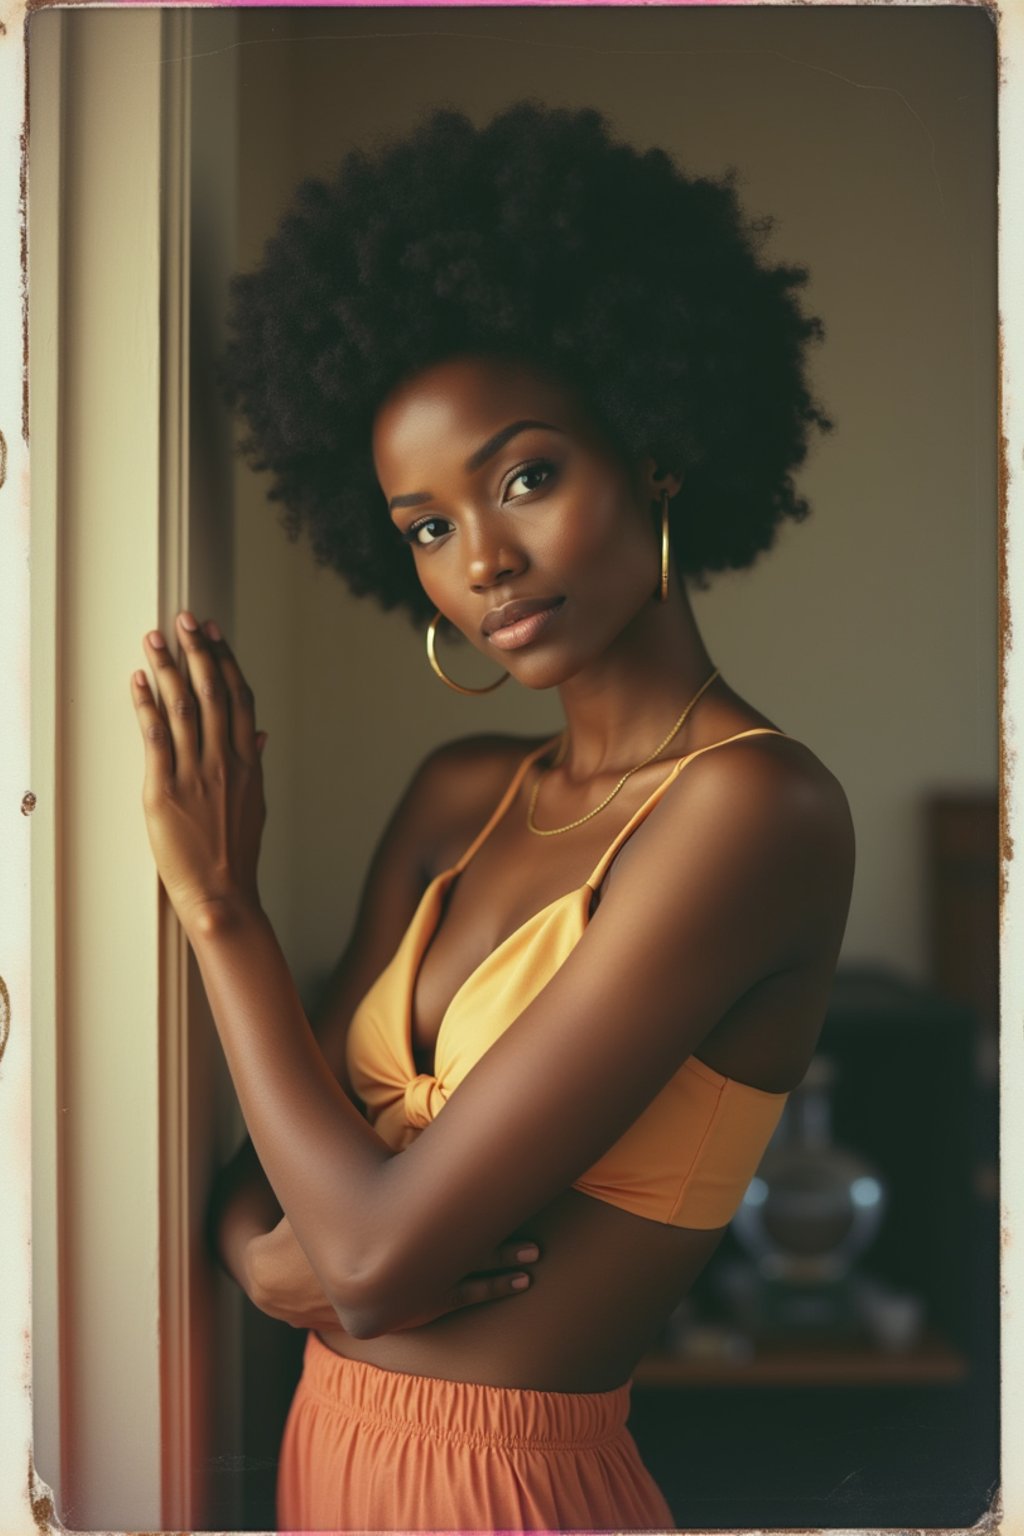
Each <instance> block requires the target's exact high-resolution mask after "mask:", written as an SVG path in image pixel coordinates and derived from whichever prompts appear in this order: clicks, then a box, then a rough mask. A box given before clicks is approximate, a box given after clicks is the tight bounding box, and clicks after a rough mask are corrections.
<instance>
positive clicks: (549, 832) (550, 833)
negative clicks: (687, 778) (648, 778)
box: [526, 667, 718, 837]
mask: <svg viewBox="0 0 1024 1536" xmlns="http://www.w3.org/2000/svg"><path fill="white" fill-rule="evenodd" d="M717 676H718V668H717V667H716V668H715V670H714V671H713V672H712V674H711V676H710V677H709V678H708V679H707V681H706V682H703V683H702V684H701V686H700V687H699V688H698V689H697V692H696V693H695V694H694V696H693V698H692V699H691V700H690V702H689V704H687V706H686V708H685V709H684V710H683V712H682V714H681V715H680V716H679V719H678V720H677V721H676V723H675V725H674V726H673V727H672V729H671V730H670V731H669V733H668V735H667V736H666V737H665V739H664V741H659V743H658V745H657V746H656V747H655V749H654V751H653V752H651V753H649V754H648V756H647V757H645V758H644V760H643V762H642V763H637V765H636V767H635V768H627V769H626V772H625V773H624V774H623V775H622V778H621V779H620V780H619V782H618V783H617V784H616V786H615V788H614V789H613V790H612V791H611V793H610V794H607V795H605V797H604V799H603V800H602V801H601V804H600V805H595V806H594V809H593V810H592V811H587V813H586V815H585V816H577V818H576V820H575V821H570V822H567V823H566V825H565V826H564V827H538V826H537V824H536V822H535V821H534V819H533V813H534V810H535V809H536V806H537V796H538V795H539V794H540V786H541V784H542V783H543V782H544V779H545V777H546V776H547V774H549V773H550V772H551V769H552V768H557V767H558V765H559V763H560V762H561V761H562V757H563V754H564V752H565V749H566V747H567V745H568V741H569V738H568V735H567V733H566V732H564V731H563V733H562V740H561V744H560V746H559V748H558V755H557V756H556V758H555V760H554V762H553V763H552V764H551V768H546V769H544V771H543V772H542V773H541V774H540V777H539V778H538V779H537V782H536V784H535V785H534V786H533V793H532V794H531V796H530V804H529V806H528V807H527V810H526V825H527V826H528V827H529V829H530V831H531V832H535V833H536V834H537V836H538V837H554V836H556V834H557V833H559V832H571V831H572V829H573V827H581V826H582V825H583V823H584V822H585V821H589V820H590V818H591V816H596V815H597V813H598V811H603V810H604V808H605V806H606V805H607V804H608V803H609V801H611V800H614V798H615V796H616V795H617V794H618V792H619V790H620V789H621V788H622V786H623V784H625V782H626V780H627V779H630V778H632V776H633V774H634V773H639V772H640V769H641V768H646V767H647V764H648V763H653V761H654V759H655V758H656V757H657V755H658V753H659V752H663V751H664V749H665V748H666V747H667V746H668V744H669V742H670V741H671V740H672V738H673V736H674V735H675V734H676V732H677V731H679V730H680V728H681V727H682V724H683V721H684V720H685V719H686V717H687V715H688V714H689V713H690V710H691V709H692V708H693V706H694V705H695V704H696V702H697V700H698V699H699V698H700V696H701V694H702V693H703V692H704V690H705V688H708V687H709V686H710V685H711V684H712V683H713V682H714V680H715V678H716V677H717Z"/></svg>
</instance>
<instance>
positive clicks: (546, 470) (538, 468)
mask: <svg viewBox="0 0 1024 1536" xmlns="http://www.w3.org/2000/svg"><path fill="white" fill-rule="evenodd" d="M555 468H556V466H555V465H554V464H552V463H551V461H550V460H549V459H534V461H533V462H532V463H531V464H524V465H523V467H522V468H521V469H517V470H516V472H515V474H514V475H513V476H512V478H511V480H510V481H509V482H508V487H507V488H508V489H511V487H512V486H513V485H515V483H516V481H517V480H527V479H529V478H530V477H531V476H536V475H540V476H542V477H543V478H542V479H541V481H540V484H541V485H543V484H544V483H545V481H547V480H549V479H550V478H551V476H552V475H553V474H554V473H555ZM536 489H537V487H536V485H532V486H528V487H527V489H526V491H521V492H520V493H519V494H520V495H527V494H528V493H529V491H531V490H536ZM512 499H513V500H516V497H513V498H512Z"/></svg>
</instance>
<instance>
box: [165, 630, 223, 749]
mask: <svg viewBox="0 0 1024 1536" xmlns="http://www.w3.org/2000/svg"><path fill="white" fill-rule="evenodd" d="M177 632H178V636H179V638H180V640H181V644H182V647H183V649H184V652H185V662H186V665H187V667H188V675H189V681H190V682H191V684H192V690H191V692H192V699H193V709H194V708H195V704H196V701H198V706H199V723H200V739H201V751H202V756H203V757H204V758H205V759H206V760H207V762H210V761H213V760H221V761H223V759H224V758H225V757H227V755H228V752H229V751H230V747H231V729H230V721H229V716H228V711H229V704H228V697H227V688H226V686H225V682H224V678H223V676H222V674H221V668H220V666H219V665H218V663H217V661H216V660H215V658H214V656H213V654H212V652H211V647H210V642H209V641H208V640H207V638H206V635H205V634H204V633H203V631H202V630H201V629H200V628H199V625H198V624H197V623H196V620H195V618H194V617H193V615H192V614H191V613H189V612H187V611H186V612H184V613H179V614H178V619H177ZM175 670H177V669H175Z"/></svg>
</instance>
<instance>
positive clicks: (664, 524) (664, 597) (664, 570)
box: [661, 491, 668, 603]
mask: <svg viewBox="0 0 1024 1536" xmlns="http://www.w3.org/2000/svg"><path fill="white" fill-rule="evenodd" d="M661 601H662V602H663V603H665V602H667V601H668V491H662V493H661Z"/></svg>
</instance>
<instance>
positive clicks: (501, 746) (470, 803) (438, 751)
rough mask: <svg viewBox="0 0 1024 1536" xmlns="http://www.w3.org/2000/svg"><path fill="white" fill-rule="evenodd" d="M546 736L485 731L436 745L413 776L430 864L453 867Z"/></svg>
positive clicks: (422, 844) (421, 833)
mask: <svg viewBox="0 0 1024 1536" xmlns="http://www.w3.org/2000/svg"><path fill="white" fill-rule="evenodd" d="M554 734H555V733H554V732H553V731H549V732H547V733H546V734H545V735H543V736H512V735H506V734H503V733H498V732H479V733H477V734H475V735H472V736H460V737H457V738H456V739H455V740H453V741H446V742H444V743H442V745H441V746H439V747H435V748H434V749H433V750H432V751H431V752H429V753H428V754H427V756H426V757H425V758H424V759H423V761H422V762H421V764H420V766H419V769H418V770H417V772H416V775H415V778H414V780H413V786H412V792H411V806H410V809H411V812H412V815H413V816H414V818H415V826H416V829H417V833H418V839H417V840H418V841H419V843H420V847H421V848H422V850H423V859H424V862H425V863H426V865H427V866H428V867H431V868H433V869H435V870H436V869H441V868H445V867H447V866H448V865H449V864H450V863H452V862H454V860H455V859H456V858H457V857H458V856H459V854H460V853H461V852H462V850H463V849H464V847H465V846H466V844H467V843H469V842H470V841H471V840H472V838H473V837H474V836H475V835H476V833H477V832H478V831H479V830H480V827H481V826H482V825H483V823H484V822H485V821H486V820H487V817H488V816H489V815H490V814H491V812H492V810H493V809H494V807H495V806H496V805H497V803H498V801H499V800H500V799H501V796H502V795H503V794H504V792H505V790H506V789H507V787H508V785H509V783H510V782H511V780H512V777H513V775H514V774H515V771H516V769H517V768H518V767H519V765H520V763H521V762H522V760H523V758H524V757H526V756H527V755H528V753H530V752H532V751H534V750H535V749H536V748H538V747H541V746H543V745H544V743H545V742H547V741H550V740H551V739H552V737H553V736H554Z"/></svg>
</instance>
